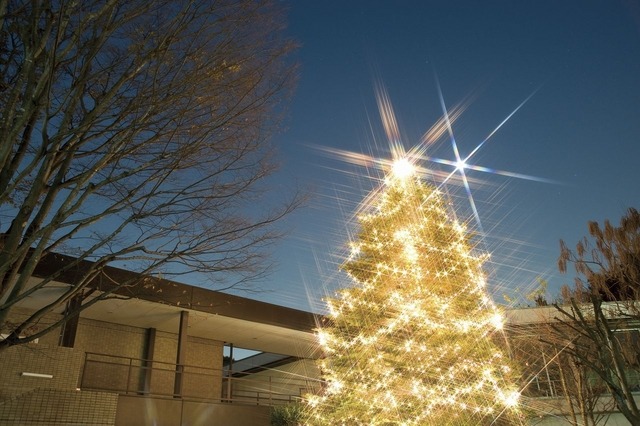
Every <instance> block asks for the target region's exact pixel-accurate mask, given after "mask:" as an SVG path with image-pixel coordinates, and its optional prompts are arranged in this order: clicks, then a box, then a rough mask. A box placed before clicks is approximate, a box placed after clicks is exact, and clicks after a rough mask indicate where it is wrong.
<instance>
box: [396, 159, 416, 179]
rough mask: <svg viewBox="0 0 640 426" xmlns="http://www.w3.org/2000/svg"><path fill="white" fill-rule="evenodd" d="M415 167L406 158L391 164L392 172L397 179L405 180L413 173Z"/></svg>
mask: <svg viewBox="0 0 640 426" xmlns="http://www.w3.org/2000/svg"><path fill="white" fill-rule="evenodd" d="M415 170H416V169H415V167H414V166H413V164H411V162H410V161H409V160H407V159H406V158H401V159H399V160H396V161H395V162H394V163H393V168H392V172H393V175H394V176H395V177H396V178H398V179H406V178H408V177H409V176H411V175H413V174H414V173H415Z"/></svg>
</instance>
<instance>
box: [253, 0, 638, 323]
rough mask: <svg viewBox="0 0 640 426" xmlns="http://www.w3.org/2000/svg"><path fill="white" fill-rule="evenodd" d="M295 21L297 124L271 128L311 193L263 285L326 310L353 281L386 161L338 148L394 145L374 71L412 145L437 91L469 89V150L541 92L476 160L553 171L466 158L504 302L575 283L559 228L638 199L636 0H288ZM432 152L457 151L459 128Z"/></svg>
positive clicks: (430, 119)
mask: <svg viewBox="0 0 640 426" xmlns="http://www.w3.org/2000/svg"><path fill="white" fill-rule="evenodd" d="M288 33H289V35H290V36H291V37H293V38H294V39H296V40H297V41H298V42H299V43H300V45H301V47H300V49H299V51H298V52H297V54H296V57H297V60H298V61H299V63H300V66H301V68H300V80H299V85H298V89H297V91H296V93H295V96H294V99H293V102H292V103H291V106H290V115H289V119H288V121H287V128H286V131H285V132H284V133H282V134H280V135H279V136H277V138H276V142H277V144H278V145H279V146H280V150H281V152H280V158H281V160H282V163H283V168H282V171H281V173H280V175H279V177H278V178H279V179H282V180H283V181H286V182H289V183H290V182H296V183H298V184H300V185H302V186H305V187H307V188H309V189H310V191H311V193H312V194H313V198H312V200H311V202H310V204H309V206H308V207H307V208H306V209H304V210H303V211H300V212H298V213H297V214H296V215H295V216H293V217H291V218H290V219H289V222H288V226H289V228H290V230H291V232H290V234H289V236H288V237H287V239H286V240H285V241H283V243H282V244H281V245H280V247H279V248H278V249H277V250H276V252H275V253H274V254H275V256H276V260H277V262H278V264H279V267H278V269H277V270H276V272H275V273H274V274H273V275H272V276H271V277H270V279H269V280H268V281H267V282H266V283H265V284H264V287H265V288H266V289H267V290H268V291H267V292H266V293H263V294H259V295H256V297H259V298H260V299H263V300H266V301H269V302H272V303H277V304H282V305H286V306H291V307H295V308H299V309H305V310H312V311H322V301H321V298H322V296H323V295H324V294H326V293H327V292H329V293H331V292H332V291H333V290H334V289H335V288H336V287H338V286H343V285H349V282H348V281H347V280H345V277H343V276H342V275H341V274H339V273H338V265H339V264H340V263H341V261H342V256H344V254H345V246H346V244H347V242H348V239H349V235H350V232H351V231H353V230H354V229H355V228H354V226H355V224H354V222H353V221H352V220H351V219H352V213H353V211H354V209H355V208H356V206H357V205H358V203H360V201H362V199H363V197H364V196H365V195H366V194H367V192H368V191H369V190H371V189H372V188H373V187H375V185H376V183H377V182H376V180H375V179H372V178H371V177H376V176H379V174H378V172H377V171H376V170H372V169H367V168H364V167H359V166H356V165H353V164H350V163H349V162H346V161H343V160H342V159H340V158H337V157H336V156H331V155H328V153H327V152H328V151H330V150H332V149H338V150H344V151H349V152H355V153H362V154H367V155H372V156H375V157H382V158H389V156H390V154H389V151H388V143H387V141H386V138H385V135H384V131H383V127H382V124H381V120H380V118H379V115H378V110H377V106H376V98H375V85H376V84H377V83H380V84H382V85H384V87H385V88H386V91H387V93H388V95H389V97H390V99H391V101H392V103H393V106H394V110H395V113H396V116H397V118H398V122H399V125H400V131H401V134H402V139H403V144H404V146H405V147H406V148H411V147H412V146H414V145H415V144H416V143H417V142H418V141H419V140H420V137H421V136H422V134H424V133H425V132H426V131H427V130H428V129H429V128H430V127H431V125H432V124H434V123H435V122H436V121H437V120H438V119H439V118H440V117H441V116H442V107H441V105H440V101H439V90H438V89H440V90H441V93H442V95H443V99H444V102H445V104H446V105H447V107H448V108H451V107H453V106H455V105H456V104H458V103H460V102H463V101H468V102H467V104H466V109H465V110H464V113H463V114H462V116H461V117H460V118H459V119H458V120H457V121H456V122H455V123H454V124H453V132H454V136H455V138H456V142H457V145H458V148H459V150H460V153H461V155H463V156H464V155H465V154H468V153H470V152H471V151H472V150H473V149H474V148H475V147H476V146H477V145H478V144H479V143H480V142H481V141H482V140H483V139H485V138H486V136H487V135H488V134H490V133H491V132H492V131H493V130H494V129H495V128H496V127H497V126H498V125H499V124H500V123H501V122H502V121H503V120H504V119H505V118H506V117H507V116H508V115H509V114H510V113H511V112H512V111H513V110H514V109H516V108H517V107H518V105H520V104H521V103H522V102H523V101H525V99H527V98H528V97H529V96H530V95H532V94H533V96H531V98H530V99H529V100H528V101H527V102H526V103H525V104H524V105H523V106H522V108H521V109H519V110H518V112H517V113H516V114H514V115H513V116H512V117H511V118H510V119H509V120H508V121H507V122H506V123H505V124H504V126H502V127H501V128H500V130H499V131H498V132H496V134H495V135H494V136H493V137H492V138H491V139H489V141H487V143H485V144H484V145H483V146H482V148H481V149H480V150H479V151H478V152H477V153H476V154H475V155H474V156H473V157H472V158H471V159H470V160H469V163H470V164H472V165H479V166H483V167H487V168H491V169H496V170H502V171H508V172H513V173H519V174H524V175H530V176H535V177H539V178H542V179H546V180H550V181H554V182H557V183H548V182H539V181H532V180H526V179H519V178H514V177H507V176H502V175H497V174H491V173H482V172H477V171H473V170H467V175H468V178H469V179H470V187H471V191H472V194H473V197H474V201H475V203H476V206H477V210H478V215H479V217H480V223H481V224H482V229H483V230H484V237H483V240H482V244H481V248H482V249H483V250H485V251H487V252H490V253H491V256H492V257H491V261H490V262H489V263H488V264H487V265H486V266H487V274H488V282H489V286H490V288H491V291H492V292H493V293H494V295H495V298H496V300H497V301H499V302H502V301H503V300H502V294H503V293H505V292H511V293H515V292H517V291H518V290H517V289H519V290H522V291H523V290H525V289H530V288H531V287H532V286H533V285H534V284H535V282H536V278H537V277H542V278H544V279H547V280H548V281H549V284H550V293H551V295H553V294H554V293H556V292H557V289H558V288H559V286H560V284H562V283H569V282H571V281H572V276H571V275H569V276H559V275H558V273H557V272H556V263H555V262H556V258H557V255H558V240H559V239H560V238H562V239H564V240H565V241H567V242H568V243H569V244H570V245H573V244H575V242H577V240H578V239H579V238H580V237H582V236H584V235H586V234H587V228H586V224H587V221H589V220H597V221H600V222H601V221H602V220H604V219H606V218H609V219H611V220H612V221H613V222H616V223H617V222H618V220H619V219H620V217H621V216H622V215H623V214H624V212H625V210H626V209H627V208H628V207H632V206H633V207H640V206H639V205H638V201H640V200H639V198H640V197H639V195H640V189H639V188H640V187H639V182H640V167H638V162H639V159H640V83H639V82H638V76H640V3H638V2H637V1H631V0H629V1H624V0H611V1H562V2H558V1H535V2H532V1H489V2H471V1H428V0H427V1H404V2H392V1H331V0H327V1H311V0H301V1H300V0H298V1H292V2H290V3H289V28H288ZM436 76H437V80H438V81H439V86H438V84H437V83H436ZM427 155H429V156H431V157H435V158H440V159H447V160H454V154H453V151H452V148H451V142H450V140H449V138H448V137H444V138H442V139H441V140H439V141H438V142H437V143H435V144H433V145H432V146H430V148H429V150H428V151H427ZM423 166H425V167H428V168H433V169H434V170H440V171H451V167H448V166H446V165H442V164H437V163H426V164H423ZM435 183H438V182H435ZM446 190H447V191H448V192H449V193H450V194H451V197H452V202H453V203H454V206H455V208H456V210H457V211H458V212H459V217H460V218H461V219H463V220H465V219H472V215H471V213H470V208H469V205H470V204H469V200H468V199H467V196H466V194H465V192H464V188H462V187H461V186H460V185H459V182H457V181H455V180H452V181H450V182H449V183H448V184H447V186H446ZM252 297H253V296H252Z"/></svg>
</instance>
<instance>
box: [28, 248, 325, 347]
mask: <svg viewBox="0 0 640 426" xmlns="http://www.w3.org/2000/svg"><path fill="white" fill-rule="evenodd" d="M74 263H75V264H76V265H74ZM72 265H73V266H72ZM70 266H72V267H70ZM90 267H91V262H89V261H86V260H78V259H76V258H74V257H71V256H67V255H62V254H47V255H46V256H43V258H42V260H41V261H40V263H39V264H38V266H37V267H36V269H35V271H34V274H33V276H34V277H36V278H35V279H34V281H35V280H36V279H37V278H43V277H51V276H55V283H52V285H51V286H48V287H51V288H55V287H56V285H57V286H58V288H59V289H60V290H62V287H66V286H68V285H73V284H74V283H76V282H78V280H79V279H80V278H81V277H82V274H83V272H84V271H87V270H88V269H89V268H90ZM60 271H63V272H60ZM107 277H108V279H104V278H107ZM117 283H133V284H131V285H126V286H121V287H118V284H117ZM88 287H89V288H95V289H97V290H99V291H113V293H114V294H115V295H117V296H119V297H118V298H113V299H105V300H102V301H99V302H98V303H95V304H94V305H93V306H91V307H89V308H87V309H85V310H84V311H83V312H82V313H81V317H82V318H90V319H96V320H100V321H106V322H112V323H117V324H127V325H132V326H137V327H143V328H156V329H158V330H162V331H167V332H173V333H177V331H178V327H179V318H180V312H181V311H184V310H186V311H189V313H190V314H189V329H188V334H189V335H190V336H196V337H204V338H210V339H216V340H222V341H224V342H227V343H233V344H234V346H236V347H240V348H246V349H253V350H259V351H265V352H272V353H278V354H284V355H291V356H297V357H314V356H317V353H318V344H317V341H316V338H315V335H314V329H315V328H316V326H317V325H316V324H317V323H316V321H317V320H318V319H319V317H317V316H316V315H314V314H313V313H311V312H306V311H302V310H298V309H292V308H288V307H284V306H278V305H275V304H272V303H266V302H260V301H258V300H253V299H248V298H245V297H240V296H235V295H231V294H226V293H222V292H219V291H214V290H210V289H206V288H202V287H197V286H192V285H188V284H183V283H179V282H176V281H171V280H167V279H163V278H157V277H153V276H148V275H142V274H138V273H136V272H132V271H127V270H125V269H120V268H115V267H112V266H107V267H105V268H104V271H103V273H102V274H100V276H98V277H97V278H95V279H93V280H92V281H91V282H90V283H89V285H88ZM51 297H52V293H51V291H43V292H37V293H36V294H35V295H34V296H32V297H29V300H27V301H26V302H25V303H24V304H23V305H22V306H24V307H26V308H35V307H37V306H42V305H43V304H45V303H46V300H51ZM314 354H315V355H314Z"/></svg>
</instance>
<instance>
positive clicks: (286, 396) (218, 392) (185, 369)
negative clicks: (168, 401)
mask: <svg viewBox="0 0 640 426" xmlns="http://www.w3.org/2000/svg"><path fill="white" fill-rule="evenodd" d="M234 373H235V372H233V371H228V370H223V369H216V368H209V367H202V366H195V365H177V364H174V363H168V362H161V361H154V360H146V359H136V358H130V357H123V356H114V355H105V354H99V353H92V352H87V353H86V354H85V360H84V366H83V369H82V376H81V378H80V388H81V389H86V390H100V391H110V392H117V393H121V394H129V395H146V396H158V397H172V398H185V399H193V400H200V401H210V402H214V401H215V402H224V403H243V404H257V405H279V404H285V403H288V402H292V401H296V400H299V399H300V398H301V397H302V396H303V395H304V394H306V393H309V392H315V391H317V390H318V389H319V387H320V382H319V381H318V380H317V379H313V378H305V377H301V376H299V375H296V374H292V373H288V372H285V371H280V370H265V371H262V372H260V373H255V374H243V375H242V376H241V377H234ZM176 375H182V380H181V383H182V389H180V390H179V391H178V392H176V389H175V387H174V385H175V383H176Z"/></svg>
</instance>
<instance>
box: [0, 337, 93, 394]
mask: <svg viewBox="0 0 640 426" xmlns="http://www.w3.org/2000/svg"><path fill="white" fill-rule="evenodd" d="M0 359H1V364H2V368H0V400H3V399H5V398H9V397H11V396H14V395H18V394H21V393H24V392H27V391H30V390H32V389H35V388H56V389H67V390H73V389H76V387H77V386H78V375H79V373H80V367H81V365H82V359H83V354H82V353H81V352H78V351H75V350H73V349H71V348H62V347H58V346H47V345H44V344H42V343H37V344H27V345H20V346H13V347H10V348H8V349H6V350H4V351H3V352H2V353H0ZM23 372H28V373H39V374H50V375H52V376H53V378H51V379H47V378H39V377H26V376H22V375H21V373H23Z"/></svg>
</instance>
